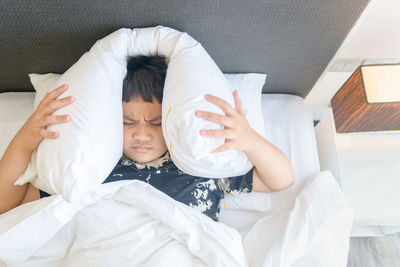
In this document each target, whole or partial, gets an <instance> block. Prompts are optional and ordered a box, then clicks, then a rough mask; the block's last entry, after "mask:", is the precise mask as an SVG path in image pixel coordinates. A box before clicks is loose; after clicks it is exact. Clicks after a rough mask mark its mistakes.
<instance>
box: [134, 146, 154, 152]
mask: <svg viewBox="0 0 400 267" xmlns="http://www.w3.org/2000/svg"><path fill="white" fill-rule="evenodd" d="M132 148H133V149H134V150H135V151H136V152H148V151H150V150H151V147H148V146H133V147H132Z"/></svg>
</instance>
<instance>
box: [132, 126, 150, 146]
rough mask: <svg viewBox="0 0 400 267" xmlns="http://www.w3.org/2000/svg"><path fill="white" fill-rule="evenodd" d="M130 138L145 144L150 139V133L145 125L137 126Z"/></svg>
mask: <svg viewBox="0 0 400 267" xmlns="http://www.w3.org/2000/svg"><path fill="white" fill-rule="evenodd" d="M132 137H133V139H134V140H135V141H138V142H146V141H149V140H150V139H151V133H150V131H149V129H148V128H147V126H146V125H143V124H139V125H137V126H136V127H135V130H134V131H133V132H132Z"/></svg>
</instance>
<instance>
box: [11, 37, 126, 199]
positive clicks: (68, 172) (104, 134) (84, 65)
mask: <svg viewBox="0 0 400 267" xmlns="http://www.w3.org/2000/svg"><path fill="white" fill-rule="evenodd" d="M125 73H126V66H125V64H121V62H119V61H118V60H116V58H115V57H114V56H113V54H111V53H109V52H107V51H105V50H104V49H103V48H102V47H101V46H100V45H99V43H98V42H96V44H95V45H94V46H93V47H92V48H91V49H90V51H89V52H87V53H85V54H84V55H83V56H82V57H81V58H80V59H79V60H78V61H77V62H76V63H75V64H74V65H73V66H72V67H71V68H69V69H68V70H67V71H66V72H65V73H64V74H63V75H61V76H59V77H57V78H56V79H55V77H53V76H48V77H47V79H42V80H43V81H42V83H40V86H39V84H38V83H36V79H35V77H36V76H35V75H32V76H31V78H32V81H33V85H34V87H35V88H36V89H37V91H38V97H37V100H36V101H35V102H36V105H35V106H37V104H38V102H40V101H38V100H39V98H43V97H44V95H45V93H46V92H47V91H50V90H53V89H55V88H57V87H58V86H60V85H62V84H64V83H67V84H68V85H69V89H68V90H67V91H66V92H65V93H63V94H62V95H61V96H60V97H59V98H62V97H65V96H68V95H73V96H74V97H75V101H74V103H72V104H70V105H68V106H65V107H63V108H61V109H59V110H57V111H55V112H54V113H53V114H54V115H61V114H70V116H71V121H70V122H68V123H64V124H54V125H50V126H49V127H48V130H50V131H55V132H59V133H60V136H59V137H58V138H57V139H44V140H43V141H42V142H41V143H40V145H39V147H38V149H37V151H35V152H34V153H33V154H32V158H31V161H30V163H29V165H28V168H27V170H26V171H25V173H24V174H23V175H22V176H21V177H20V178H19V179H18V180H17V181H16V183H15V184H24V183H26V182H32V183H33V185H34V186H35V187H37V188H40V189H41V190H44V191H46V192H48V193H50V194H62V195H63V197H64V198H65V199H67V200H69V201H71V202H73V201H74V200H76V199H77V196H78V195H79V194H81V193H84V192H87V191H89V190H90V189H91V188H93V187H94V186H95V185H98V184H101V183H102V182H103V181H104V179H105V178H106V177H107V176H108V175H109V173H110V172H111V171H112V169H113V168H114V167H115V165H116V163H117V162H118V160H119V158H120V156H121V154H122V144H123V143H122V142H123V131H122V105H121V98H122V80H123V78H124V76H125ZM44 77H46V76H44ZM36 152H37V153H36Z"/></svg>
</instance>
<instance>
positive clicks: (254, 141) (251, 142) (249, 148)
mask: <svg viewBox="0 0 400 267" xmlns="http://www.w3.org/2000/svg"><path fill="white" fill-rule="evenodd" d="M246 139H247V140H248V142H247V145H246V146H245V148H244V149H243V151H244V152H245V153H246V154H247V155H248V156H250V155H251V154H252V153H253V152H254V151H255V150H257V148H258V147H259V146H260V144H261V143H262V142H264V141H265V139H264V137H262V136H261V135H259V134H258V133H257V132H256V131H254V130H252V132H251V133H250V134H248V136H247V137H246Z"/></svg>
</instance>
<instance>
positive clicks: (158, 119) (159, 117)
mask: <svg viewBox="0 0 400 267" xmlns="http://www.w3.org/2000/svg"><path fill="white" fill-rule="evenodd" d="M160 120H161V116H157V117H155V118H153V119H151V120H148V121H147V120H146V121H147V122H155V121H160Z"/></svg>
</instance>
